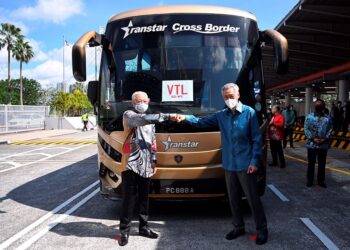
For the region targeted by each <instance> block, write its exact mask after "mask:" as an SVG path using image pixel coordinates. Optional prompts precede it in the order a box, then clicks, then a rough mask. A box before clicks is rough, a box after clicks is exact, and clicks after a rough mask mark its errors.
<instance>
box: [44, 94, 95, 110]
mask: <svg viewBox="0 0 350 250" xmlns="http://www.w3.org/2000/svg"><path fill="white" fill-rule="evenodd" d="M51 107H53V108H55V109H56V111H57V112H59V114H60V115H63V116H67V115H68V116H80V115H81V114H82V113H83V112H85V111H90V110H91V109H92V108H93V106H92V105H91V103H90V102H89V100H88V97H87V95H86V94H84V93H82V92H81V91H80V90H74V92H73V93H71V94H70V93H64V92H62V91H60V92H58V94H57V96H56V98H55V99H54V100H53V101H52V102H51Z"/></svg>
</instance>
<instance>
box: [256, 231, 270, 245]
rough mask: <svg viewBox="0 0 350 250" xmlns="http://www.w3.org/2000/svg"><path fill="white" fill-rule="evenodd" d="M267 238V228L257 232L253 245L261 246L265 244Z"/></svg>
mask: <svg viewBox="0 0 350 250" xmlns="http://www.w3.org/2000/svg"><path fill="white" fill-rule="evenodd" d="M267 238H268V231H267V228H265V229H262V230H259V231H258V232H257V234H256V240H255V244H257V245H263V244H265V243H266V242H267Z"/></svg>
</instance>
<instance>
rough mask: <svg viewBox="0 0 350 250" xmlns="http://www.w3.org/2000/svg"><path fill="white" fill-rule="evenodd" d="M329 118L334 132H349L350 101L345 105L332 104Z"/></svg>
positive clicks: (339, 103)
mask: <svg viewBox="0 0 350 250" xmlns="http://www.w3.org/2000/svg"><path fill="white" fill-rule="evenodd" d="M330 117H331V119H332V124H333V130H334V131H343V132H345V133H346V132H350V101H347V102H346V104H345V105H343V103H342V102H341V101H338V102H337V103H335V102H332V107H331V112H330Z"/></svg>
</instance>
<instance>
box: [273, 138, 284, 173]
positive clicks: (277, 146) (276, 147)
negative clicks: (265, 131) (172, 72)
mask: <svg viewBox="0 0 350 250" xmlns="http://www.w3.org/2000/svg"><path fill="white" fill-rule="evenodd" d="M270 148H271V156H272V164H274V165H277V164H278V161H277V157H278V158H279V163H280V166H281V167H284V166H285V165H286V163H285V160H284V154H283V148H282V142H281V141H277V140H270Z"/></svg>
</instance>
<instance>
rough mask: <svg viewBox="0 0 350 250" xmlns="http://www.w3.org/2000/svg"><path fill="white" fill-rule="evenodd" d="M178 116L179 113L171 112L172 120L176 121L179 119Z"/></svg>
mask: <svg viewBox="0 0 350 250" xmlns="http://www.w3.org/2000/svg"><path fill="white" fill-rule="evenodd" d="M177 116H178V114H170V120H171V121H173V122H176V121H177Z"/></svg>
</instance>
